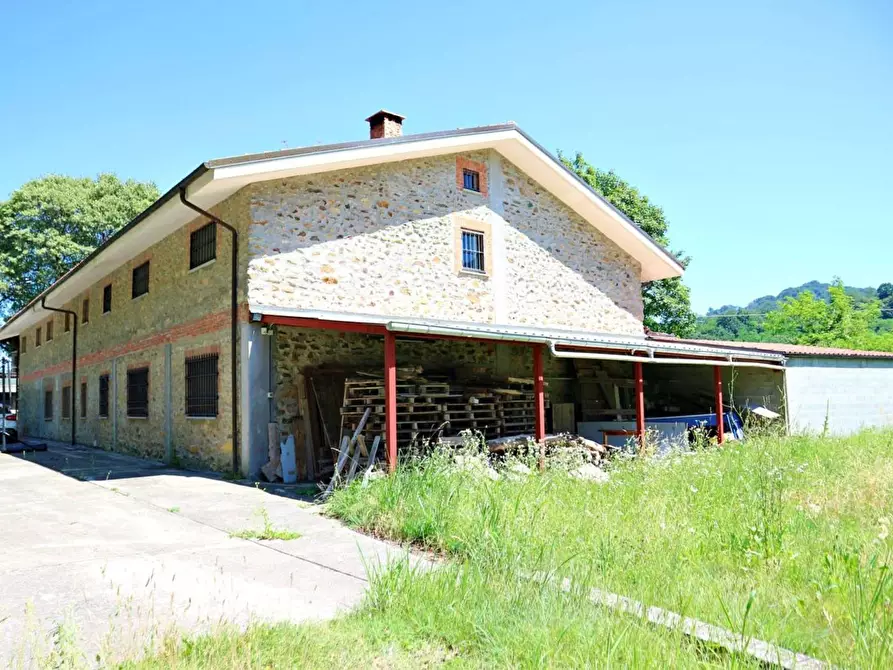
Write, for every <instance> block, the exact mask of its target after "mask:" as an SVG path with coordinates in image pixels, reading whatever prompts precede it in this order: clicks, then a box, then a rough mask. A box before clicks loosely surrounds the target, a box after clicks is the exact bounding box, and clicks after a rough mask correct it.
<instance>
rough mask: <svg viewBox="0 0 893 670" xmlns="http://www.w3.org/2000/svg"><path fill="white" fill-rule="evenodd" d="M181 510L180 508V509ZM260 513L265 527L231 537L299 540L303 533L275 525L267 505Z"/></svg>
mask: <svg viewBox="0 0 893 670" xmlns="http://www.w3.org/2000/svg"><path fill="white" fill-rule="evenodd" d="M178 511H179V510H178ZM257 513H258V515H259V516H260V518H261V520H262V521H263V524H264V527H263V528H262V529H261V530H255V529H254V528H246V529H244V530H239V531H236V532H234V533H230V534H229V536H230V537H238V538H240V539H242V540H297V539H298V538H299V537H301V534H300V533H298V532H295V531H293V530H281V529H278V528H274V527H273V522H272V521H270V515H269V513H268V512H267V510H266V508H265V507H261V508H260V509H259V510H258V512H257Z"/></svg>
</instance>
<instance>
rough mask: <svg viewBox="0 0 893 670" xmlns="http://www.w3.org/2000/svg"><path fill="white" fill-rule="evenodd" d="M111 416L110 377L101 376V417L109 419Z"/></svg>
mask: <svg viewBox="0 0 893 670" xmlns="http://www.w3.org/2000/svg"><path fill="white" fill-rule="evenodd" d="M108 415H109V376H108V375H101V376H100V377H99V416H101V417H107V416H108Z"/></svg>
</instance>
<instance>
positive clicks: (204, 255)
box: [189, 222, 217, 270]
mask: <svg viewBox="0 0 893 670" xmlns="http://www.w3.org/2000/svg"><path fill="white" fill-rule="evenodd" d="M215 258H217V224H216V223H213V222H211V223H209V224H208V225H206V226H202V227H201V228H199V229H198V230H195V231H193V232H192V234H191V235H190V236H189V269H190V270H191V269H192V268H197V267H198V266H199V265H204V264H205V263H207V262H209V261H212V260H214V259H215Z"/></svg>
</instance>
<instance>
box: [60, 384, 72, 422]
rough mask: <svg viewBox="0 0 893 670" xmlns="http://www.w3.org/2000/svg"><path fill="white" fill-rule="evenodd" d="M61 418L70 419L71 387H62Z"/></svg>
mask: <svg viewBox="0 0 893 670" xmlns="http://www.w3.org/2000/svg"><path fill="white" fill-rule="evenodd" d="M62 418H63V419H70V418H71V387H70V386H63V387H62Z"/></svg>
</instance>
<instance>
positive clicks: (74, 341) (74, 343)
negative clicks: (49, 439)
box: [40, 296, 78, 446]
mask: <svg viewBox="0 0 893 670" xmlns="http://www.w3.org/2000/svg"><path fill="white" fill-rule="evenodd" d="M40 306H41V307H42V308H43V309H45V310H47V311H49V312H59V313H60V314H70V315H71V318H72V320H73V321H74V334H73V335H72V338H71V444H72V446H74V444H75V443H76V437H77V429H78V414H77V412H76V411H75V409H76V407H75V402H76V401H75V398H76V397H77V376H78V315H77V312H73V311H71V310H70V309H59V308H58V307H50V306H49V305H47V299H46V296H44V297H43V298H41V299H40Z"/></svg>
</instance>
